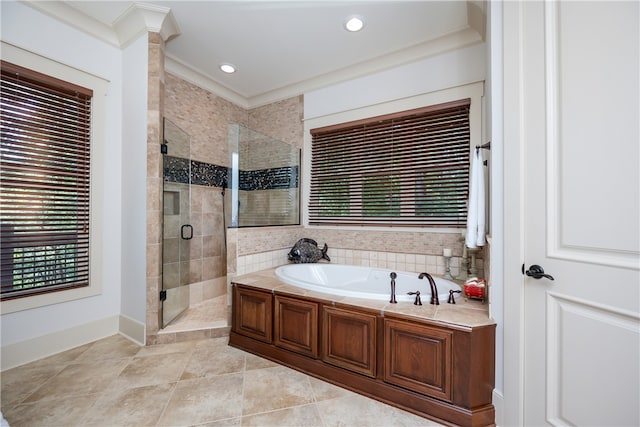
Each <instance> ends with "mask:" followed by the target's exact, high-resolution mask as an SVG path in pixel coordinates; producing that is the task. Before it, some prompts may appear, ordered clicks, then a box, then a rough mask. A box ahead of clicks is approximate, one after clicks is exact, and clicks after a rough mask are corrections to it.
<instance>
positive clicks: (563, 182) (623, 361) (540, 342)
mask: <svg viewBox="0 0 640 427" xmlns="http://www.w3.org/2000/svg"><path fill="white" fill-rule="evenodd" d="M520 7H521V9H520V11H521V15H520V17H521V21H520V22H521V30H520V31H521V34H520V35H521V45H520V46H521V49H522V50H521V56H520V61H521V73H522V75H521V79H520V81H521V82H522V84H521V86H520V88H519V90H520V93H521V100H522V103H521V108H522V112H521V118H522V128H521V129H522V133H521V135H520V139H521V140H520V144H521V147H522V165H521V167H522V168H523V171H522V176H523V193H522V196H521V197H522V206H523V210H522V211H523V224H524V225H523V227H524V234H523V241H524V248H523V252H524V263H525V265H524V270H525V271H526V270H528V271H529V273H530V274H533V271H532V270H535V268H533V269H532V268H531V266H532V265H539V266H541V267H542V268H543V269H544V271H545V273H546V274H548V275H550V276H552V277H553V279H554V280H551V278H550V277H544V276H543V277H540V278H535V277H531V276H528V275H525V276H524V283H523V286H524V293H523V295H524V314H523V319H524V339H523V344H524V409H523V411H524V422H525V424H526V425H545V424H552V425H597V426H614V425H625V426H632V425H633V426H638V425H640V409H639V406H640V403H639V402H640V339H639V338H640V323H639V311H640V272H639V270H640V256H639V254H640V225H639V224H640V173H639V170H640V143H639V141H640V138H639V127H640V124H639V123H640V110H639V92H640V87H639V83H638V82H639V80H640V74H639V65H638V64H639V52H640V43H639V33H638V28H639V22H640V20H639V16H640V15H639V14H640V11H639V3H638V2H636V1H630V2H608V1H602V2H574V1H562V2H523V3H522V4H521V6H520ZM505 95H508V94H505ZM509 142H510V141H505V143H509ZM506 220H508V218H506Z"/></svg>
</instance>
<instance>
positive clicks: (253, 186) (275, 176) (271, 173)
mask: <svg viewBox="0 0 640 427" xmlns="http://www.w3.org/2000/svg"><path fill="white" fill-rule="evenodd" d="M298 176H299V174H298V166H285V167H282V168H271V169H262V170H255V171H240V190H245V191H252V190H275V189H282V188H298Z"/></svg>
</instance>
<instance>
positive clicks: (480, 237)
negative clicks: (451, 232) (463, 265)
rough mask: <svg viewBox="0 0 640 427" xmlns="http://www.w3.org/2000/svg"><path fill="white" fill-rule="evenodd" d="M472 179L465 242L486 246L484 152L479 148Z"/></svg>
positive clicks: (473, 164)
mask: <svg viewBox="0 0 640 427" xmlns="http://www.w3.org/2000/svg"><path fill="white" fill-rule="evenodd" d="M470 179H471V182H470V183H469V206H468V211H467V237H466V240H465V243H466V245H467V247H468V248H477V247H478V246H484V242H485V231H484V223H485V212H484V210H485V208H484V204H485V202H484V197H485V196H484V170H483V169H482V153H481V150H478V149H476V151H475V154H474V156H473V162H472V164H471V174H470Z"/></svg>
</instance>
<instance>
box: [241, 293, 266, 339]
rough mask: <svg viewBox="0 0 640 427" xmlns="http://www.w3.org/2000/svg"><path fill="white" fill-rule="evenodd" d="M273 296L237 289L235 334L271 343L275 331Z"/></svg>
mask: <svg viewBox="0 0 640 427" xmlns="http://www.w3.org/2000/svg"><path fill="white" fill-rule="evenodd" d="M272 322H273V296H272V294H271V293H267V292H262V291H256V290H252V289H246V288H242V287H236V288H235V310H234V325H233V326H234V330H235V332H237V333H239V334H242V335H245V336H248V337H251V338H255V339H257V340H260V341H265V342H269V343H270V342H271V339H272V329H273V325H272Z"/></svg>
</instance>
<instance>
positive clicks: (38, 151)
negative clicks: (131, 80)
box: [0, 61, 93, 300]
mask: <svg viewBox="0 0 640 427" xmlns="http://www.w3.org/2000/svg"><path fill="white" fill-rule="evenodd" d="M1 68H2V81H1V88H0V96H1V98H0V115H1V118H0V143H1V145H0V220H1V223H2V227H1V231H0V239H1V240H0V256H1V261H2V281H1V282H2V283H1V285H2V286H1V298H2V299H3V300H4V299H10V298H17V297H23V296H29V295H34V294H40V293H44V292H52V291H57V290H62V289H70V288H78V287H86V286H89V229H90V227H89V219H90V218H89V217H90V199H89V195H90V180H89V175H90V139H91V100H92V96H93V92H92V91H91V90H90V89H86V88H83V87H80V86H77V85H74V84H71V83H68V82H65V81H62V80H59V79H56V78H53V77H50V76H47V75H44V74H41V73H38V72H35V71H32V70H29V69H26V68H23V67H20V66H17V65H14V64H11V63H8V62H5V61H2V63H1Z"/></svg>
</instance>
